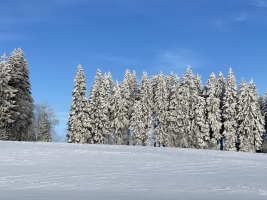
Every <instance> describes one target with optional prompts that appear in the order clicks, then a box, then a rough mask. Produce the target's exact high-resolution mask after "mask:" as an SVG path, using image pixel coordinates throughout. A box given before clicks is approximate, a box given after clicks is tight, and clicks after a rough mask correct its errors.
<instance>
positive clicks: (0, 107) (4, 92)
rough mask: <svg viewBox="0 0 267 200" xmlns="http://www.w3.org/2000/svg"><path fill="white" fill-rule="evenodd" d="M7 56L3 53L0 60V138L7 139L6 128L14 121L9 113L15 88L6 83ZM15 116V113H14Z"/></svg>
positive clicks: (7, 79) (7, 72) (9, 77)
mask: <svg viewBox="0 0 267 200" xmlns="http://www.w3.org/2000/svg"><path fill="white" fill-rule="evenodd" d="M6 61H7V56H6V55H5V54H4V55H3V56H2V57H1V62H0V140H9V139H10V137H9V134H8V131H7V128H8V127H9V125H10V124H11V123H13V122H14V119H12V116H14V114H13V115H12V114H11V113H13V112H15V111H14V108H15V106H16V105H15V101H14V100H13V98H14V97H15V95H16V90H15V89H14V88H12V87H11V86H9V85H8V83H9V81H10V79H11V75H10V74H11V68H10V65H9V64H8V63H7V62H6ZM15 116H16V115H15Z"/></svg>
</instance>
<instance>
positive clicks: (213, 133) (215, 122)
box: [203, 73, 222, 149]
mask: <svg viewBox="0 0 267 200" xmlns="http://www.w3.org/2000/svg"><path fill="white" fill-rule="evenodd" d="M218 85H219V83H218V82H217V79H216V75H215V74H214V73H212V74H211V75H210V77H209V79H208V82H207V84H206V86H205V88H204V92H203V94H204V97H205V100H206V116H207V123H208V125H209V138H210V148H212V149H219V148H220V146H218V145H217V143H218V142H220V140H221V132H220V131H221V128H222V123H221V109H220V107H221V105H220V104H221V101H220V93H219V91H218V89H217V88H218V87H219V86H218Z"/></svg>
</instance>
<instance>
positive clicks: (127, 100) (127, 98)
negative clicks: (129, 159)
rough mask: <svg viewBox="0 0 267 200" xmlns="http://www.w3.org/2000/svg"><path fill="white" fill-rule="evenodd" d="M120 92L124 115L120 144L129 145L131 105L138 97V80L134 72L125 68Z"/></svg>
mask: <svg viewBox="0 0 267 200" xmlns="http://www.w3.org/2000/svg"><path fill="white" fill-rule="evenodd" d="M119 87H120V93H121V95H122V97H121V98H122V102H121V103H122V106H123V107H124V108H123V110H124V113H123V115H124V116H125V117H126V119H124V121H123V123H124V125H123V126H124V128H125V130H123V135H122V144H124V145H129V144H130V141H131V133H130V129H129V128H130V120H131V117H132V113H133V105H134V102H135V100H136V99H138V80H137V78H136V74H135V72H133V74H131V73H130V71H129V70H128V69H127V70H126V72H125V74H124V79H123V82H122V83H121V84H120V86H119Z"/></svg>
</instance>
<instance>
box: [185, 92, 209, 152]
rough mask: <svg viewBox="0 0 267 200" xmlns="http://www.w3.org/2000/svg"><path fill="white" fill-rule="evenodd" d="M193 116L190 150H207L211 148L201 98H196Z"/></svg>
mask: <svg viewBox="0 0 267 200" xmlns="http://www.w3.org/2000/svg"><path fill="white" fill-rule="evenodd" d="M193 109H194V113H195V116H194V118H193V120H192V123H191V128H190V129H191V132H192V133H193V134H192V135H193V140H192V142H193V145H192V146H191V147H192V148H198V149H207V148H209V149H210V148H211V147H213V144H212V145H211V144H210V143H211V142H210V135H209V124H208V123H207V121H206V102H205V98H204V97H202V96H197V97H196V101H195V103H194V106H193Z"/></svg>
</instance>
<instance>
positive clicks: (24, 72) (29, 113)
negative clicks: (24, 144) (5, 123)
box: [8, 48, 35, 141]
mask: <svg viewBox="0 0 267 200" xmlns="http://www.w3.org/2000/svg"><path fill="white" fill-rule="evenodd" d="M8 64H9V65H10V67H11V73H10V74H11V79H10V81H9V86H11V87H12V88H14V89H15V90H16V91H17V92H16V95H15V96H14V97H13V100H14V101H15V105H16V107H14V109H15V112H13V114H12V115H13V116H12V118H13V119H14V121H13V122H12V124H11V125H10V126H9V128H8V131H9V137H10V139H11V140H19V141H25V140H34V139H35V134H34V127H33V120H34V114H33V109H34V105H33V98H32V96H31V84H30V80H29V75H30V72H29V70H28V63H27V61H26V60H25V58H24V53H23V51H22V50H21V49H20V48H18V49H15V50H14V51H13V52H12V53H11V56H10V57H9V60H8Z"/></svg>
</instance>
